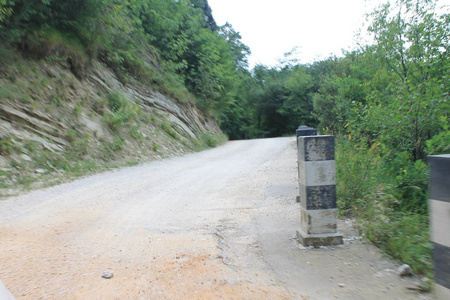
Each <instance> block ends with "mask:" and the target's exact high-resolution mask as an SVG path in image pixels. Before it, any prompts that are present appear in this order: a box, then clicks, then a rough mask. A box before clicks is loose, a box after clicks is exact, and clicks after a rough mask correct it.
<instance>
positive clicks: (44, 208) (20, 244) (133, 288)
mask: <svg viewBox="0 0 450 300" xmlns="http://www.w3.org/2000/svg"><path fill="white" fill-rule="evenodd" d="M296 159H297V158H296V144H295V139H294V138H276V139H261V140H251V141H234V142H229V143H227V144H226V145H224V146H221V147H219V148H216V149H212V150H208V151H203V152H200V153H196V154H191V155H188V156H185V157H177V158H172V159H168V160H163V161H158V162H152V163H148V164H143V165H140V166H136V167H131V168H125V169H122V170H118V171H113V172H108V173H103V174H99V175H95V176H92V177H88V178H84V179H80V180H77V181H75V182H72V183H68V184H64V185H60V186H56V187H52V188H48V189H45V190H39V191H34V192H31V193H29V194H26V195H23V196H20V197H14V198H9V199H5V200H0V280H1V281H2V282H3V283H4V284H5V286H6V287H7V288H8V289H9V290H10V291H11V293H12V294H13V295H14V296H15V297H16V298H17V299H221V298H226V299H336V298H339V299H380V298H382V299H431V297H430V296H429V295H428V294H419V293H417V292H415V291H412V290H408V289H407V287H410V286H414V284H416V282H417V281H418V279H416V278H415V277H400V276H398V274H397V272H396V271H395V270H397V268H398V266H399V264H396V263H394V262H392V261H390V260H388V259H386V258H384V257H383V256H382V254H381V252H380V251H379V250H378V249H377V248H375V247H374V246H372V245H369V244H365V243H364V242H363V241H362V240H361V238H360V237H359V236H358V235H357V234H356V232H355V230H354V229H353V227H352V225H353V224H352V221H351V220H340V221H339V224H338V231H339V232H340V233H342V234H343V235H344V241H345V242H344V245H342V246H336V247H322V248H318V249H311V248H304V247H302V246H301V245H299V244H298V243H297V240H296V238H295V232H296V230H297V229H298V228H299V226H300V208H299V203H297V202H296V201H295V198H296V196H297V194H298V182H297V173H298V172H297V162H296ZM104 272H105V273H104ZM107 272H108V274H106V273H107ZM105 274H106V275H108V276H106V277H105V278H107V277H109V275H111V277H110V278H109V279H108V280H105V278H104V277H102V276H103V275H105ZM112 275H113V276H112Z"/></svg>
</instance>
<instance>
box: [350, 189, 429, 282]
mask: <svg viewBox="0 0 450 300" xmlns="http://www.w3.org/2000/svg"><path fill="white" fill-rule="evenodd" d="M376 198H378V199H376ZM380 198H385V199H384V201H385V202H387V203H392V202H393V201H395V199H394V198H393V196H392V195H389V194H383V195H378V196H374V195H371V196H368V197H367V198H366V199H365V200H366V201H367V202H368V204H367V205H365V206H364V208H363V209H361V210H360V213H359V224H360V226H361V229H362V230H363V232H364V234H365V236H366V238H367V239H368V240H370V241H371V242H373V243H374V244H375V245H377V246H378V247H380V248H381V249H383V250H384V251H386V253H388V254H389V255H390V256H392V257H393V258H395V259H398V260H399V261H401V262H402V263H406V264H409V265H410V266H411V267H412V269H413V270H414V272H415V273H418V274H425V275H426V276H428V277H431V276H432V259H431V252H432V245H431V243H430V236H429V230H428V228H429V225H428V218H427V216H424V215H421V214H417V213H402V212H395V211H394V210H392V209H391V208H389V207H387V206H386V205H389V204H386V203H383V201H380Z"/></svg>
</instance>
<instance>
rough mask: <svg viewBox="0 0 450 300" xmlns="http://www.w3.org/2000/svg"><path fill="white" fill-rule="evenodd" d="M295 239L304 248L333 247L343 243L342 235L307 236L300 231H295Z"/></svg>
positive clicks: (321, 234) (322, 234)
mask: <svg viewBox="0 0 450 300" xmlns="http://www.w3.org/2000/svg"><path fill="white" fill-rule="evenodd" d="M297 239H298V240H299V242H300V243H301V244H302V245H303V246H305V247H307V246H314V247H320V246H333V245H342V244H343V243H344V240H343V238H342V234H339V233H319V234H307V233H305V232H303V230H301V229H299V230H297Z"/></svg>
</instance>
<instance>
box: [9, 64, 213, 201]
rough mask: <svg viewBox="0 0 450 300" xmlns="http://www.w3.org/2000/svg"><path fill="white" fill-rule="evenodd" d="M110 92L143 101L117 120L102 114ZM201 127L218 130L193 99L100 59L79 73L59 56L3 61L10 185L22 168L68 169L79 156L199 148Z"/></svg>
mask: <svg viewBox="0 0 450 300" xmlns="http://www.w3.org/2000/svg"><path fill="white" fill-rule="evenodd" d="M111 92H119V93H120V94H121V95H123V96H124V97H125V98H126V99H127V100H128V101H131V102H134V103H135V104H136V105H137V106H134V107H136V109H137V110H139V109H140V111H139V113H138V115H137V117H136V118H135V119H132V121H130V122H127V123H126V125H121V126H120V127H119V128H112V127H111V123H109V122H108V120H107V118H106V117H107V116H108V115H111V114H112V113H113V112H112V111H111V110H110V109H109V107H108V105H107V103H108V102H107V100H106V99H107V97H108V95H110V94H111ZM205 134H207V135H209V136H215V135H218V134H221V131H220V129H219V127H218V126H217V124H216V122H215V120H213V119H212V118H207V117H205V116H204V114H203V113H202V112H201V111H200V110H199V109H198V108H197V107H196V106H195V105H194V104H192V103H190V102H188V101H186V102H182V101H177V100H172V99H169V98H168V97H167V96H165V95H163V94H161V93H159V92H156V91H153V90H152V89H151V88H150V87H145V86H144V85H142V84H139V83H135V84H131V83H130V84H122V83H121V82H120V81H119V79H118V78H117V76H116V75H115V73H114V72H113V71H112V70H111V69H109V68H108V67H106V66H105V65H103V64H101V63H100V62H94V63H93V66H92V68H91V70H90V73H89V74H88V75H87V76H86V78H85V79H84V80H79V79H78V78H77V77H76V76H74V74H72V73H71V71H70V68H69V66H67V65H64V63H60V62H57V63H46V62H40V61H38V62H36V61H28V60H26V59H24V60H23V62H19V63H17V64H16V65H14V64H12V65H11V66H6V67H5V66H3V67H2V68H0V183H1V182H8V183H7V184H6V186H7V187H10V186H14V184H15V182H17V181H18V178H20V176H21V174H19V173H22V175H23V173H26V174H27V175H26V176H31V177H34V176H37V175H39V174H40V173H39V174H38V173H36V172H34V170H44V171H45V172H44V173H47V172H49V171H50V172H51V171H56V172H57V173H58V172H66V170H67V169H70V168H76V164H77V163H78V162H80V161H91V162H94V163H95V165H97V166H98V165H101V164H102V161H114V162H115V165H121V164H124V163H127V162H136V161H143V160H148V159H153V158H156V159H158V158H160V157H166V156H169V155H172V154H182V153H185V152H186V151H192V150H193V149H197V148H198V145H199V143H200V142H199V141H200V140H201V139H202V138H203V139H204V138H205ZM55 161H56V164H55ZM63 165H64V166H63ZM67 165H69V166H68V167H67ZM3 187H5V185H3V186H1V184H0V188H3ZM7 194H9V193H7ZM1 196H2V191H1V190H0V197H1Z"/></svg>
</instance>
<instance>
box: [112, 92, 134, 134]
mask: <svg viewBox="0 0 450 300" xmlns="http://www.w3.org/2000/svg"><path fill="white" fill-rule="evenodd" d="M106 103H107V105H108V107H109V109H110V110H111V113H105V114H104V115H103V117H104V118H105V121H106V123H108V125H109V126H110V127H111V129H113V130H114V131H116V130H118V129H119V128H120V127H122V126H124V125H127V124H129V122H130V121H131V120H133V119H135V118H136V117H137V116H138V114H139V107H138V106H137V105H136V104H135V103H133V102H131V101H129V100H128V99H127V98H125V96H123V95H122V94H121V93H119V92H117V91H113V92H111V93H110V94H109V95H108V97H107V98H106Z"/></svg>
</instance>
